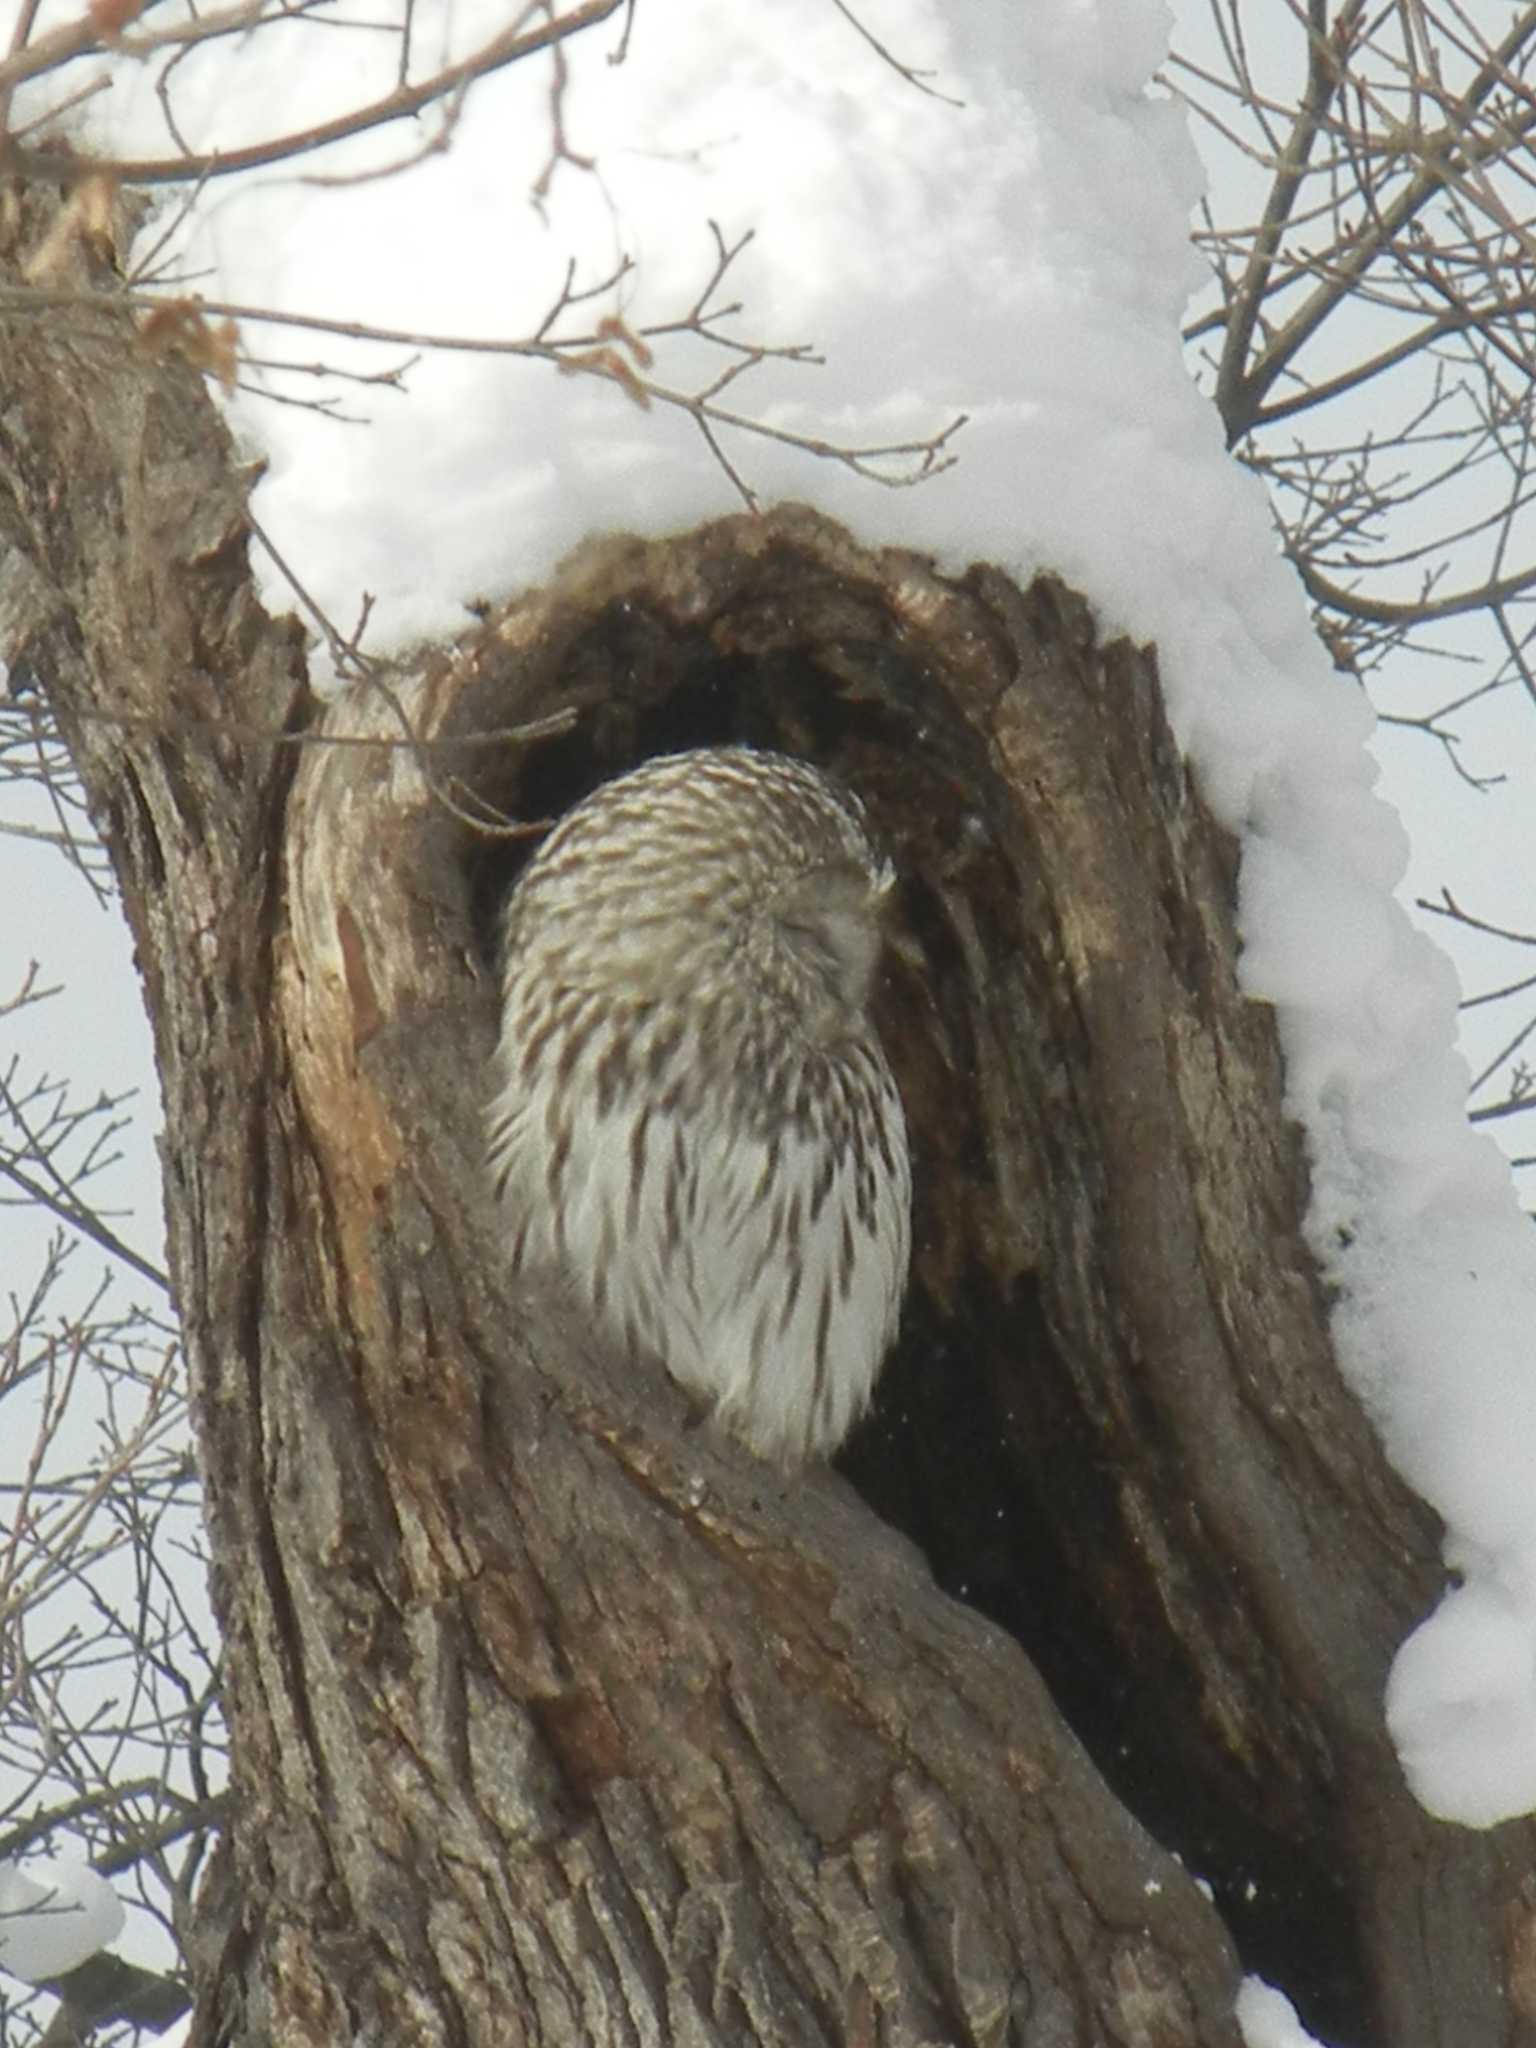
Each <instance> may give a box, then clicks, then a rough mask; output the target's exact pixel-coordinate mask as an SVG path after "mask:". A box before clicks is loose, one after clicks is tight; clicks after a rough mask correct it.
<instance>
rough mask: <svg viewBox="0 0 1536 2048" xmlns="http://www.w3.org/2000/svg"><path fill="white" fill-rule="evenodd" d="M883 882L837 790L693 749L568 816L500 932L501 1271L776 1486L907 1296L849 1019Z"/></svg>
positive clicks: (817, 1433)
mask: <svg viewBox="0 0 1536 2048" xmlns="http://www.w3.org/2000/svg"><path fill="white" fill-rule="evenodd" d="M892 880H893V876H892V871H891V869H890V868H889V866H888V865H886V864H885V863H883V862H882V861H880V860H878V859H877V858H876V856H875V854H874V852H873V851H872V849H871V846H870V843H869V840H868V838H867V836H866V833H865V830H864V825H863V813H862V809H861V806H860V805H859V803H858V800H857V799H856V798H855V797H854V796H853V795H852V794H851V793H850V792H848V791H846V790H844V789H842V788H840V787H839V786H838V785H837V784H835V783H833V782H832V781H831V780H830V779H829V778H828V777H826V776H825V775H823V774H822V773H821V772H820V771H819V770H817V769H815V768H812V767H810V766H809V765H808V764H807V763H805V762H803V761H798V760H793V759H790V758H788V757H787V756H783V755H777V754H769V753H760V752H756V751H754V750H752V749H749V748H745V747H722V748H710V749H702V750H699V751H696V752H693V753H687V754H676V755H669V756H666V757H663V758H660V759H656V760H651V761H648V762H646V763H644V764H643V765H642V766H641V767H639V768H637V769H635V770H633V771H632V772H631V773H629V774H627V775H624V776H620V777H619V778H617V779H616V780H615V781H613V782H609V783H606V784H604V785H603V786H602V787H601V788H599V789H597V790H596V791H594V792H593V794H592V795H591V796H589V797H588V798H586V799H585V801H584V802H582V803H580V804H578V805H577V806H576V808H575V809H574V810H573V811H571V812H570V813H569V814H568V815H567V816H566V817H565V818H564V819H563V820H562V821H561V823H560V824H559V825H558V826H557V827H556V829H555V830H554V831H553V832H552V833H551V834H550V836H549V838H548V839H547V840H546V841H545V843H544V845H543V846H542V847H541V848H540V849H539V851H538V853H537V854H535V856H534V857H533V859H532V860H531V861H530V862H529V864H528V866H527V867H526V869H525V870H524V871H523V873H522V875H521V876H520V877H519V879H518V881H517V883H516V885H515V887H514V888H513V890H512V893H511V896H510V898H509V900H508V905H507V910H506V915H505V921H504V928H503V943H502V967H501V987H502V1022H501V1035H500V1041H499V1045H498V1048H497V1070H498V1082H499V1085H498V1088H497V1092H496V1095H495V1098H494V1101H493V1103H492V1105H491V1112H490V1159H491V1167H492V1171H493V1174H494V1176H495V1181H496V1186H497V1190H498V1193H499V1195H500V1198H501V1201H502V1204H503V1206H504V1209H505V1212H506V1215H507V1219H508V1225H509V1229H510V1232H511V1255H512V1262H513V1265H514V1267H515V1268H516V1269H517V1270H518V1271H519V1272H527V1273H534V1272H555V1273H559V1274H560V1275H562V1276H563V1278H564V1280H565V1281H566V1283H567V1284H568V1286H569V1287H570V1288H571V1289H572V1290H573V1291H574V1293H575V1295H576V1297H577V1298H578V1300H579V1301H580V1302H581V1303H582V1304H583V1306H584V1307H585V1309H586V1310H587V1311H588V1313H589V1314H590V1315H591V1316H592V1318H593V1321H594V1323H595V1324H596V1326H597V1327H599V1328H600V1329H601V1330H602V1331H603V1332H604V1333H605V1334H606V1335H607V1336H608V1337H609V1338H610V1339H612V1340H614V1341H617V1342H618V1343H619V1344H621V1345H622V1346H623V1347H624V1348H625V1349H626V1351H628V1352H629V1353H630V1354H632V1355H635V1356H642V1355H648V1356H650V1357H653V1358H655V1359H657V1360H659V1361H660V1362H661V1363H662V1364H663V1365H665V1367H666V1368H667V1370H668V1371H669V1372H671V1374H672V1375H673V1377H674V1378H675V1379H677V1380H678V1381H679V1382H680V1383H681V1384H682V1385H683V1386H684V1387H686V1388H688V1389H689V1390H691V1391H692V1392H693V1393H695V1394H697V1395H699V1396H701V1397H703V1399H705V1400H706V1401H707V1402H709V1403H710V1404H711V1406H712V1407H713V1408H714V1410H715V1411H716V1413H717V1414H718V1416H719V1418H720V1420H721V1421H722V1423H723V1424H724V1425H725V1427H726V1428H728V1429H729V1430H730V1431H732V1433H734V1434H735V1435H737V1436H739V1437H740V1438H742V1439H743V1440H744V1441H745V1442H746V1443H747V1444H749V1445H750V1446H751V1448H752V1449H753V1450H755V1451H757V1452H758V1453H759V1454H760V1455H762V1456H764V1457H768V1458H773V1459H776V1460H778V1461H779V1462H781V1463H783V1464H786V1465H788V1464H795V1463H798V1462H800V1461H801V1460H803V1459H804V1458H806V1457H809V1456H816V1455H825V1454H827V1453H830V1452H831V1451H832V1450H833V1449H835V1448H836V1446H837V1445H838V1444H839V1443H840V1442H841V1441H842V1439H843V1437H844V1436H845V1435H846V1434H847V1432H848V1430H849V1429H850V1428H851V1427H852V1426H853V1424H854V1422H855V1421H856V1420H857V1419H858V1417H859V1416H860V1415H861V1414H862V1413H863V1411H864V1408H865V1407H866V1405H867V1404H868V1401H869V1396H870V1392H871V1389H872V1388H873V1386H874V1382H875V1378H876V1375H877V1373H878V1372H879V1369H880V1366H881V1363H882V1361H883V1359H884V1357H885V1354H886V1351H887V1350H888V1349H889V1347H890V1344H891V1341H892V1339H893V1338H894V1336H895V1332H896V1326H897V1321H898V1318H899V1315H900V1310H901V1300H902V1295H903V1293H904V1291H905V1287H906V1277H907V1261H908V1251H909V1230H910V1225H909V1212H910V1193H911V1184H910V1168H909V1163H908V1154H907V1139H906V1125H905V1121H904V1118H903V1115H902V1109H901V1101H900V1097H899V1096H898V1094H897V1092H896V1086H895V1083H894V1081H893V1079H892V1077H891V1073H890V1069H889V1067H888V1065H887V1063H886V1059H885V1055H884V1052H883V1051H882V1049H881V1046H880V1043H879V1040H878V1038H877V1037H876V1034H875V1030H874V1027H873V1024H872V1022H871V1020H870V1017H869V1010H868V1001H869V995H870V989H871V984H872V981H873V977H874V973H875V969H876V966H877V964H878V959H879V952H880V913H881V906H882V902H883V899H884V898H885V896H886V895H887V893H888V891H889V889H890V887H891V884H892Z"/></svg>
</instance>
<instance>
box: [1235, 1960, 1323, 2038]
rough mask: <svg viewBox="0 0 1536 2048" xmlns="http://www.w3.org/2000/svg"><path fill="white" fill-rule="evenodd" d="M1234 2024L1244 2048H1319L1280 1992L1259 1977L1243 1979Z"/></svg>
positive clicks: (1292, 2006)
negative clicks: (1239, 2032) (1236, 2026)
mask: <svg viewBox="0 0 1536 2048" xmlns="http://www.w3.org/2000/svg"><path fill="white" fill-rule="evenodd" d="M1237 2024H1238V2026H1239V2028H1240V2029H1241V2031H1242V2036H1243V2043H1244V2048H1319V2044H1318V2043H1317V2041H1315V2040H1314V2039H1313V2037H1312V2035H1311V2034H1309V2033H1308V2032H1307V2030H1306V2028H1305V2027H1304V2026H1303V2025H1302V2024H1301V2021H1300V2020H1299V2019H1297V2017H1296V2008H1295V2006H1294V2005H1292V2003H1291V2001H1290V2000H1289V1999H1288V1998H1287V1997H1286V1996H1285V1993H1284V1992H1283V1991H1276V1990H1275V1988H1274V1986H1273V1985H1271V1984H1266V1983H1265V1982H1264V1980H1263V1978H1262V1977H1245V1978H1244V1979H1243V1988H1242V1989H1241V1991H1239V1992H1238V1994H1237Z"/></svg>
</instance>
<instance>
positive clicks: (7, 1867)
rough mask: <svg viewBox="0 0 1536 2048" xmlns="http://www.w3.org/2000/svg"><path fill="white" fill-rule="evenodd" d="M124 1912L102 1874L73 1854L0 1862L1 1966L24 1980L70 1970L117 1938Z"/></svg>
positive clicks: (39, 1979)
mask: <svg viewBox="0 0 1536 2048" xmlns="http://www.w3.org/2000/svg"><path fill="white" fill-rule="evenodd" d="M127 1917H128V1916H127V1914H126V1913H125V1911H124V1910H123V1904H122V1901H121V1900H120V1899H119V1898H118V1896H117V1894H116V1892H114V1891H113V1889H112V1887H111V1885H109V1884H108V1883H107V1881H106V1879H105V1878H104V1877H98V1876H97V1875H96V1872H95V1871H94V1870H92V1869H91V1868H90V1866H89V1865H88V1864H85V1863H81V1862H78V1861H77V1860H76V1859H74V1858H73V1857H68V1856H35V1857H29V1858H28V1860H27V1861H26V1862H25V1863H14V1862H10V1861H6V1862H0V1969H4V1970H8V1971H9V1972H10V1974H11V1975H12V1976H13V1977H20V1978H21V1980H22V1982H23V1983H25V1984H41V1983H43V1982H44V1981H45V1979H47V1978H50V1977H62V1976H63V1975H64V1974H65V1972H66V1971H69V1970H73V1969H74V1968H76V1967H77V1965H78V1964H80V1963H83V1962H84V1961H85V1960H86V1958H87V1957H88V1956H93V1955H95V1953H96V1951H97V1950H98V1949H101V1948H106V1947H107V1945H108V1944H109V1943H110V1942H114V1941H116V1939H117V1937H118V1936H119V1935H120V1934H121V1933H122V1931H123V1926H124V1923H125V1922H126V1920H127Z"/></svg>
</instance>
